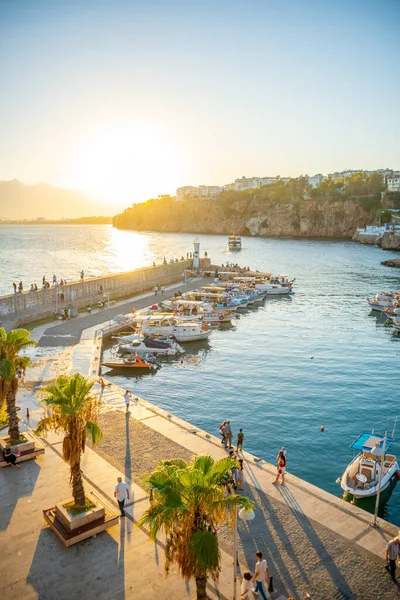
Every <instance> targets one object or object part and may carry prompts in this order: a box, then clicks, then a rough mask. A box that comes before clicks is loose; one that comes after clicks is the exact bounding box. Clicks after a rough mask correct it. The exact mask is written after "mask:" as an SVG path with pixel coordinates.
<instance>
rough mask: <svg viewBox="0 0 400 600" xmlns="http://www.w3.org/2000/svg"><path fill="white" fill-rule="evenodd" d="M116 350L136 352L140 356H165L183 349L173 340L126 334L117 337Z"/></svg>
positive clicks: (172, 354) (178, 352) (182, 351)
mask: <svg viewBox="0 0 400 600" xmlns="http://www.w3.org/2000/svg"><path fill="white" fill-rule="evenodd" d="M118 341H119V346H118V352H119V353H120V354H131V353H136V354H139V355H140V356H146V355H147V354H149V353H150V354H162V355H166V356H176V355H177V354H184V352H185V350H184V349H183V348H182V346H180V345H179V344H178V343H177V342H175V341H174V340H167V339H165V340H160V339H151V338H148V337H142V336H140V335H137V334H134V335H128V336H125V337H119V338H118Z"/></svg>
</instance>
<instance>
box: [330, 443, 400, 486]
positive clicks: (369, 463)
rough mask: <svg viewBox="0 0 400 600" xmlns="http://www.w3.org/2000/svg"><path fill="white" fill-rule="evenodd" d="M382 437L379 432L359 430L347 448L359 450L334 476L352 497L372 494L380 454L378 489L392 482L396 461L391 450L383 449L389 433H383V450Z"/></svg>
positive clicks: (377, 476)
mask: <svg viewBox="0 0 400 600" xmlns="http://www.w3.org/2000/svg"><path fill="white" fill-rule="evenodd" d="M384 439H385V438H384V436H382V435H377V434H375V433H363V434H362V435H360V437H359V438H358V439H357V440H356V441H355V442H354V443H353V444H352V445H351V448H354V449H355V450H360V452H359V454H357V456H356V457H355V458H354V459H353V460H352V461H351V463H350V464H349V465H348V467H347V468H346V470H345V472H344V473H343V475H342V477H341V478H339V480H338V483H340V486H341V488H342V490H344V491H345V492H347V493H348V494H352V495H353V496H355V497H356V498H369V497H371V496H376V494H377V493H378V486H379V478H380V473H381V463H382V455H383V471H382V476H381V484H380V489H381V491H382V492H383V491H384V490H385V489H386V488H388V487H389V486H391V485H392V486H393V485H395V480H396V479H397V471H398V469H399V465H398V464H397V458H396V457H395V456H394V454H388V453H387V452H386V451H387V450H388V449H389V447H390V445H391V444H392V442H393V437H386V448H385V451H384Z"/></svg>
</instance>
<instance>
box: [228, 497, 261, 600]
mask: <svg viewBox="0 0 400 600" xmlns="http://www.w3.org/2000/svg"><path fill="white" fill-rule="evenodd" d="M238 516H239V519H241V520H242V521H252V520H253V519H254V518H255V516H256V515H255V513H254V510H252V509H250V510H247V509H246V508H244V507H243V508H241V509H240V510H239V513H238V507H237V506H236V505H235V507H234V515H233V518H234V533H233V600H236V587H237V585H236V576H237V518H238Z"/></svg>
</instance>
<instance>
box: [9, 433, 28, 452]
mask: <svg viewBox="0 0 400 600" xmlns="http://www.w3.org/2000/svg"><path fill="white" fill-rule="evenodd" d="M23 435H24V436H25V437H26V439H27V440H28V441H27V442H22V443H21V444H13V445H12V446H10V448H11V452H27V451H28V450H31V451H32V450H34V449H35V440H34V439H33V438H32V437H31V436H30V435H29V433H24V434H23ZM7 437H8V436H2V437H1V438H0V448H1V450H3V448H5V447H6V445H7V444H6V442H5V439H6V438H7Z"/></svg>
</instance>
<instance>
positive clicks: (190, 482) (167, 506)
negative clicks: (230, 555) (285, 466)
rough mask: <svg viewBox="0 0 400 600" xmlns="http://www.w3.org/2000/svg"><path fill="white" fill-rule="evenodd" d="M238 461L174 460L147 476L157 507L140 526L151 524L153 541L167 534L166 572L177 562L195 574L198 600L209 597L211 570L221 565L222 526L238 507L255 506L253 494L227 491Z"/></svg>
mask: <svg viewBox="0 0 400 600" xmlns="http://www.w3.org/2000/svg"><path fill="white" fill-rule="evenodd" d="M235 465H236V462H235V461H234V460H232V459H230V458H223V459H221V460H218V461H216V460H214V459H213V458H212V457H211V456H199V457H197V458H195V459H193V460H192V462H189V463H188V462H186V461H184V460H181V459H176V460H168V461H162V462H161V463H160V464H159V465H158V467H157V468H156V469H155V470H154V471H153V472H152V473H150V474H149V475H148V476H147V477H146V478H145V485H147V486H148V488H149V490H150V491H151V505H150V507H149V508H148V510H146V512H145V513H144V514H143V516H142V518H141V519H140V524H141V525H148V526H149V527H150V536H151V538H152V539H155V538H156V536H157V534H158V532H159V531H164V532H165V534H166V550H165V557H166V563H165V569H166V573H168V571H169V568H170V566H171V565H172V564H173V563H175V564H176V565H177V566H178V569H179V572H180V574H181V575H182V577H183V578H185V579H190V578H192V577H194V579H195V582H196V593H197V599H198V600H203V599H206V598H207V595H206V585H207V578H208V574H210V573H212V572H213V571H215V570H217V569H219V565H220V550H219V546H218V536H217V530H218V527H219V526H221V525H222V524H223V523H226V521H227V519H229V518H230V516H231V515H232V514H236V507H237V506H239V505H241V506H243V507H244V508H245V509H247V510H250V509H251V508H252V507H253V502H252V501H251V500H250V499H249V498H246V497H245V496H240V495H235V494H233V495H230V494H227V493H226V491H225V489H226V486H225V482H226V481H227V480H228V479H229V478H230V475H231V469H232V467H234V466H235ZM232 509H233V510H232Z"/></svg>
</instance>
